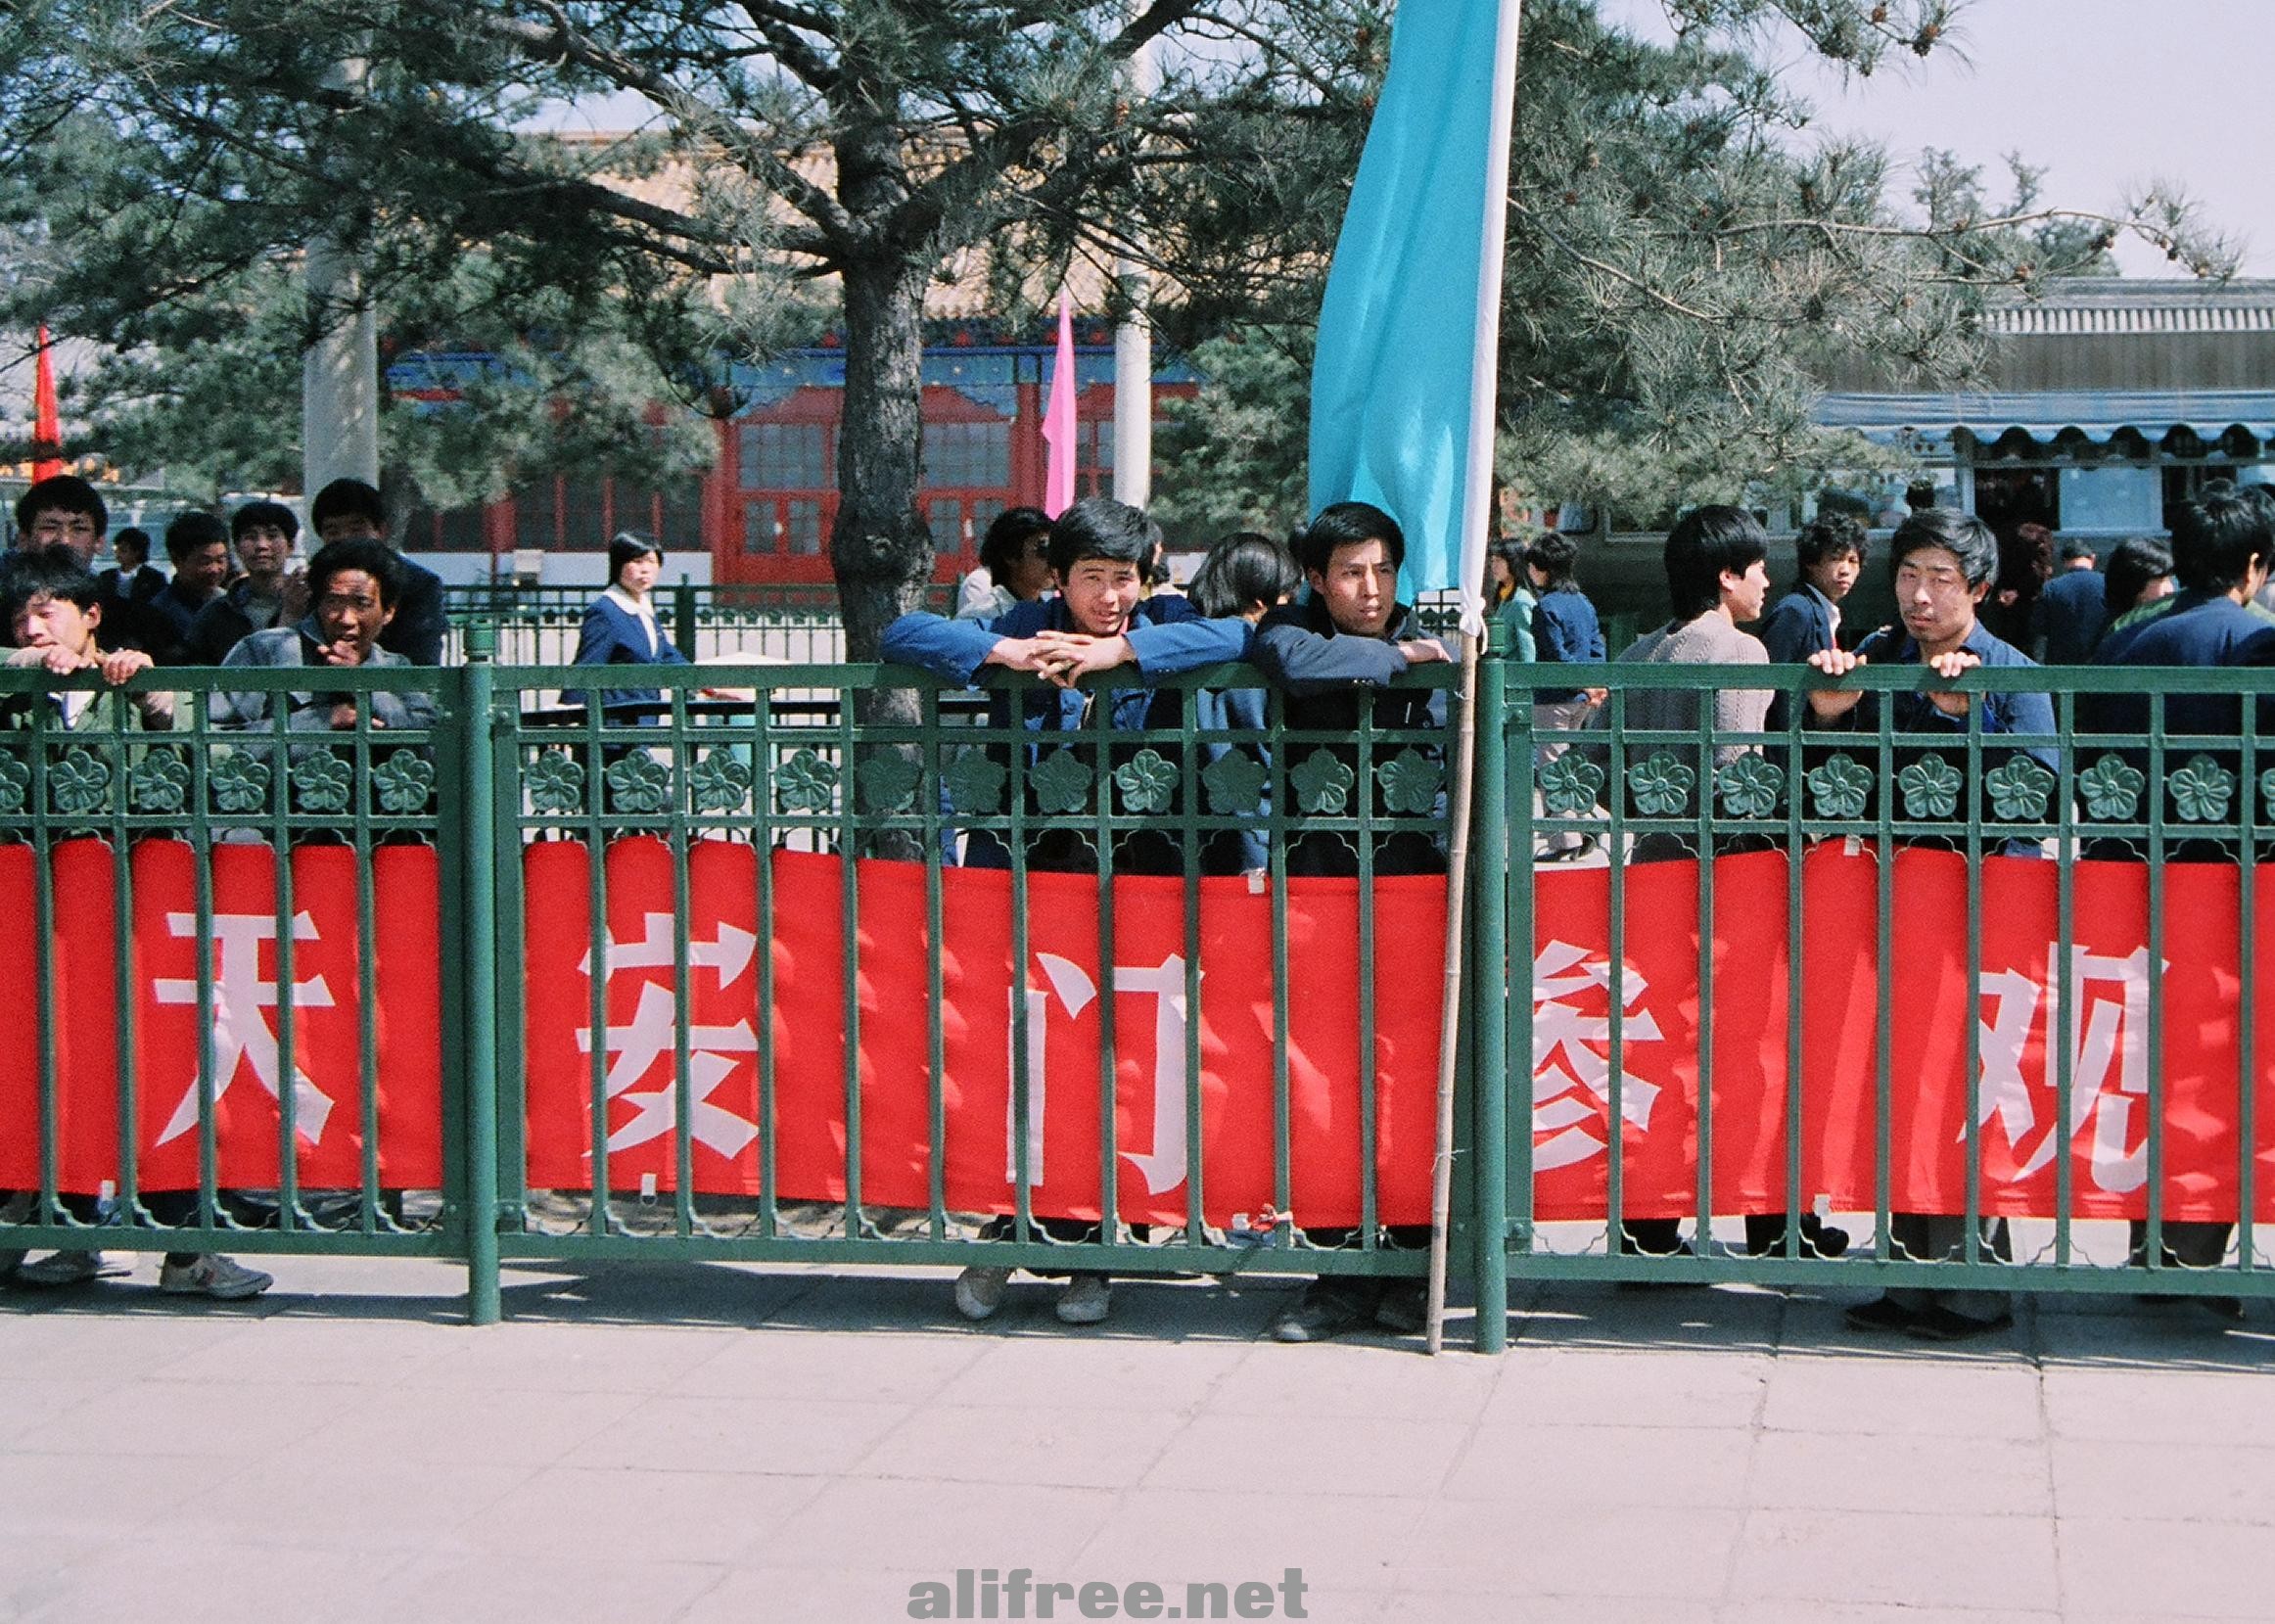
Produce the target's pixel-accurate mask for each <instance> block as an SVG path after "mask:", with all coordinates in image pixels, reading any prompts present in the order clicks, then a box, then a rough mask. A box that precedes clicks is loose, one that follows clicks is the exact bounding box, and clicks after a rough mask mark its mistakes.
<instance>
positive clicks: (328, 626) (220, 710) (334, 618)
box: [213, 539, 435, 732]
mask: <svg viewBox="0 0 2275 1624" xmlns="http://www.w3.org/2000/svg"><path fill="white" fill-rule="evenodd" d="M402 584H403V577H402V560H401V559H399V558H397V557H396V556H395V551H394V549H393V548H391V547H389V546H388V545H387V543H386V542H384V541H375V540H369V539H351V540H347V541H330V542H326V543H325V544H324V546H322V547H321V548H319V549H318V550H317V553H316V556H315V557H314V558H312V559H310V560H309V561H308V598H309V609H308V613H307V615H306V617H305V618H303V619H302V621H301V622H300V623H299V624H297V625H295V626H273V627H271V628H270V629H268V630H266V631H255V633H253V634H252V635H251V636H250V637H247V638H246V639H245V640H244V641H242V642H240V643H239V644H238V645H237V646H236V647H235V648H233V649H231V650H230V651H229V658H228V659H226V660H224V661H222V662H221V669H222V670H224V671H263V670H276V669H279V668H290V667H300V666H305V667H308V668H311V669H315V670H355V669H357V668H365V669H370V670H385V669H388V668H399V667H403V666H407V665H409V664H410V662H409V661H407V660H405V659H404V658H403V657H402V656H401V655H399V654H392V653H390V652H389V651H388V650H386V649H384V648H382V647H380V646H379V638H380V634H381V633H382V632H383V631H384V630H385V629H386V627H387V626H388V623H389V622H390V621H391V620H393V619H394V617H395V607H396V604H397V603H398V601H399V599H400V596H401V593H402ZM279 697H282V698H283V700H284V701H285V705H286V708H287V716H286V720H285V725H286V726H287V727H289V728H291V729H293V730H294V731H296V732H302V731H320V730H328V729H338V730H347V729H350V728H352V727H354V725H355V723H356V718H357V712H358V709H359V707H360V706H361V705H362V704H363V703H366V702H368V704H369V706H370V709H371V725H372V726H374V727H430V726H432V725H434V720H435V701H434V698H433V696H432V695H429V694H425V693H420V692H415V691H414V692H409V693H399V694H393V693H372V694H365V695H362V696H360V697H359V696H357V695H353V694H348V693H343V692H340V691H338V690H333V691H330V692H325V691H321V690H318V689H314V688H309V689H295V690H293V691H291V692H288V693H286V694H284V695H282V696H279V695H277V694H275V693H271V692H265V691H255V690H245V691H241V692H236V693H219V694H216V695H214V697H213V721H214V724H215V725H216V726H220V727H232V728H247V729H251V728H258V727H263V726H265V725H267V724H268V722H269V719H270V718H271V717H272V716H273V715H274V709H273V707H274V705H275V703H276V701H277V700H278V698H279Z"/></svg>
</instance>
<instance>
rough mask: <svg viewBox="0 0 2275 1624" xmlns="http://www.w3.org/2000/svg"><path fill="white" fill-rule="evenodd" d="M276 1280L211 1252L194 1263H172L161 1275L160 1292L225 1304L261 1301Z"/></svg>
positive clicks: (161, 1270)
mask: <svg viewBox="0 0 2275 1624" xmlns="http://www.w3.org/2000/svg"><path fill="white" fill-rule="evenodd" d="M275 1283H276V1280H275V1278H274V1276H268V1275H263V1274H262V1273H261V1272H260V1271H259V1270H257V1269H247V1268H245V1267H243V1266H242V1265H240V1264H237V1263H234V1262H232V1261H231V1260H229V1259H228V1258H225V1257H223V1256H222V1255H221V1254H220V1253H218V1252H208V1253H207V1254H206V1255H205V1256H203V1257H201V1258H198V1259H196V1260H194V1261H193V1262H190V1263H180V1264H175V1263H169V1264H166V1265H165V1266H164V1267H163V1268H162V1269H160V1270H159V1272H158V1288H159V1289H160V1290H161V1291H165V1292H170V1293H171V1294H173V1295H174V1296H177V1297H215V1298H218V1299H220V1300H221V1301H222V1302H225V1303H234V1302H239V1301H242V1300H243V1299H245V1298H247V1297H257V1296H259V1295H260V1294H261V1293H262V1292H263V1291H266V1290H267V1289H268V1288H269V1287H270V1286H272V1285H274V1284H275Z"/></svg>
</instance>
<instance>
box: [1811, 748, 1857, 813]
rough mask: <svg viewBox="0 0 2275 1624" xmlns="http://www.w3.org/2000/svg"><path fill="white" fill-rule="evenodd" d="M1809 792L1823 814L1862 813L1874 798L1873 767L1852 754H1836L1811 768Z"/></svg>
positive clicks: (1818, 810)
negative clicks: (1822, 764)
mask: <svg viewBox="0 0 2275 1624" xmlns="http://www.w3.org/2000/svg"><path fill="white" fill-rule="evenodd" d="M1807 777H1808V781H1809V794H1810V796H1811V798H1812V799H1814V800H1815V802H1816V804H1817V815H1818V816H1819V817H1841V818H1847V817H1862V816H1863V815H1864V809H1865V807H1866V805H1867V804H1868V803H1869V802H1870V801H1871V800H1872V768H1870V767H1868V766H1865V765H1864V764H1863V763H1862V762H1860V761H1857V760H1856V759H1855V758H1854V757H1852V756H1845V755H1843V756H1835V757H1834V758H1833V759H1832V760H1831V761H1829V762H1827V763H1825V765H1824V766H1813V767H1811V768H1810V769H1809V771H1808V774H1807Z"/></svg>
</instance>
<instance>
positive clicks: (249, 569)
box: [189, 501, 308, 666]
mask: <svg viewBox="0 0 2275 1624" xmlns="http://www.w3.org/2000/svg"><path fill="white" fill-rule="evenodd" d="M300 533H301V522H300V521H299V520H298V519H296V518H294V517H293V510H292V509H291V508H289V507H287V506H285V505H284V503H282V502H265V501H264V502H247V503H246V504H245V505H244V506H243V507H241V508H239V509H238V510H237V511H236V512H235V513H233V514H231V515H230V516H229V543H230V545H231V547H233V548H234V549H235V550H236V553H237V568H238V571H239V574H238V577H237V579H236V580H234V581H232V582H230V584H229V589H228V590H227V591H225V592H223V593H222V594H221V595H220V596H219V597H217V598H215V599H214V600H213V601H212V602H210V603H209V604H207V605H206V607H205V608H203V609H201V610H199V611H198V618H197V619H196V620H195V621H193V622H191V623H190V637H189V664H191V665H196V666H218V665H219V664H220V663H221V662H222V661H224V660H226V659H228V658H229V651H230V650H231V649H233V648H235V647H236V646H237V645H238V644H239V643H241V642H243V641H244V640H245V639H246V638H248V637H250V636H252V635H253V634H254V633H255V631H266V630H268V629H269V628H270V627H271V626H290V625H291V624H292V623H293V622H295V621H297V620H299V619H300V618H301V616H302V615H303V614H305V613H306V612H307V597H308V593H307V582H306V580H304V579H303V578H302V576H301V574H300V573H299V572H298V571H295V572H294V573H293V574H291V575H289V576H288V575H287V574H286V573H285V565H286V563H287V562H288V561H289V560H290V559H291V558H292V555H293V538H294V537H295V536H297V535H299V534H300Z"/></svg>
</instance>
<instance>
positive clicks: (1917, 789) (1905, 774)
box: [1896, 756, 1966, 818]
mask: <svg viewBox="0 0 2275 1624" xmlns="http://www.w3.org/2000/svg"><path fill="white" fill-rule="evenodd" d="M1965 783H1966V780H1965V779H1964V778H1962V777H1961V776H1960V775H1959V768H1957V767H1955V766H1952V765H1951V764H1950V763H1949V762H1947V761H1945V760H1944V759H1943V758H1942V757H1940V756H1923V757H1921V758H1920V759H1919V760H1918V761H1916V762H1914V763H1912V764H1911V765H1910V766H1907V767H1905V768H1904V769H1903V770H1902V771H1901V772H1899V773H1897V774H1896V788H1897V789H1899V790H1901V791H1902V792H1903V796H1904V815H1905V816H1906V817H1922V818H1925V817H1949V816H1950V815H1951V814H1952V813H1953V812H1957V811H1958V810H1959V791H1960V789H1961V787H1962V786H1963V785H1965Z"/></svg>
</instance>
